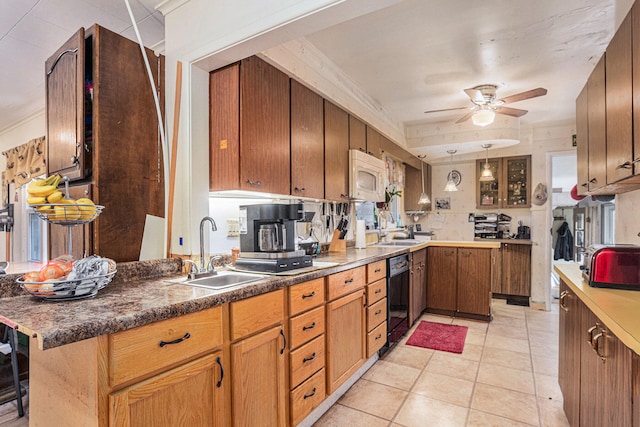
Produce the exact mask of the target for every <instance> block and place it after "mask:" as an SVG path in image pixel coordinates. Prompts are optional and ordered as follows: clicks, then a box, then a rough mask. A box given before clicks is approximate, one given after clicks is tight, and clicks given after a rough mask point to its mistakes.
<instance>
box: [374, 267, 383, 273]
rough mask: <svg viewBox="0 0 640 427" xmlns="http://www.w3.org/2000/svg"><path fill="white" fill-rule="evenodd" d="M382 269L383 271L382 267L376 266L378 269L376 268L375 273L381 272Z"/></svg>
mask: <svg viewBox="0 0 640 427" xmlns="http://www.w3.org/2000/svg"><path fill="white" fill-rule="evenodd" d="M381 271H382V269H381V268H376V269H375V270H374V273H380V272H381Z"/></svg>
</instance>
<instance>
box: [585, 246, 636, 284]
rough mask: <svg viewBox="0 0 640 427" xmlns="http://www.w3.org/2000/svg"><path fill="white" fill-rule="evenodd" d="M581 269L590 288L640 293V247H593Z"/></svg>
mask: <svg viewBox="0 0 640 427" xmlns="http://www.w3.org/2000/svg"><path fill="white" fill-rule="evenodd" d="M584 261H585V262H584V264H583V266H582V267H581V268H582V269H583V270H584V272H583V276H584V279H585V280H586V281H587V283H589V286H593V287H596V288H616V289H631V290H639V291H640V246H635V245H614V246H603V245H592V246H590V247H589V248H588V249H587V251H586V253H585V259H584Z"/></svg>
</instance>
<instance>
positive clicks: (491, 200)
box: [476, 159, 502, 209]
mask: <svg viewBox="0 0 640 427" xmlns="http://www.w3.org/2000/svg"><path fill="white" fill-rule="evenodd" d="M485 163H486V162H485V160H477V161H476V208H477V209H496V208H499V207H500V202H501V200H500V199H501V196H500V182H501V180H502V177H501V174H500V171H501V170H502V167H501V165H502V159H489V166H490V169H491V172H492V173H493V178H494V180H493V181H480V174H481V173H482V171H483V170H484V164H485Z"/></svg>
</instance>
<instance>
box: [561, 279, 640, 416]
mask: <svg viewBox="0 0 640 427" xmlns="http://www.w3.org/2000/svg"><path fill="white" fill-rule="evenodd" d="M560 292H561V311H560V331H559V332H560V337H559V339H560V343H559V344H560V346H559V360H558V368H559V372H558V382H559V384H560V389H561V390H562V395H563V400H564V410H565V414H566V415H567V419H568V420H569V423H570V424H571V425H572V426H581V427H590V426H594V427H595V426H599V427H617V426H632V425H633V426H637V425H640V417H639V415H640V408H639V407H638V403H637V400H636V401H635V404H634V400H635V399H634V393H636V394H637V389H638V387H639V386H640V377H639V375H638V367H639V366H638V356H637V355H635V354H634V353H633V352H632V351H631V350H630V349H629V348H627V347H626V346H625V345H624V344H623V343H622V342H621V341H620V340H619V339H618V337H616V336H615V335H614V334H613V333H612V332H611V331H610V330H609V329H608V328H607V326H606V325H605V324H604V323H603V322H602V321H601V320H600V319H599V318H598V317H597V316H596V315H595V314H594V313H593V312H591V310H589V308H588V307H587V306H586V305H585V304H583V303H582V302H581V301H580V300H579V299H578V297H577V296H576V295H575V294H574V293H573V292H572V291H571V290H570V289H569V288H568V286H567V285H566V284H565V283H564V282H561V284H560ZM634 412H635V414H634Z"/></svg>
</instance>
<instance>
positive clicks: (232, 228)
mask: <svg viewBox="0 0 640 427" xmlns="http://www.w3.org/2000/svg"><path fill="white" fill-rule="evenodd" d="M227 230H228V231H227V237H238V236H239V235H240V222H239V221H238V218H227Z"/></svg>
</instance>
